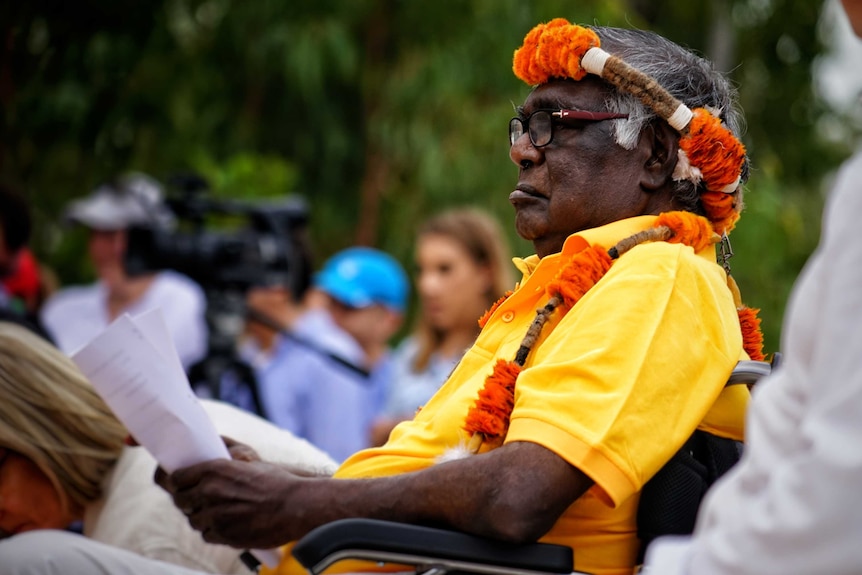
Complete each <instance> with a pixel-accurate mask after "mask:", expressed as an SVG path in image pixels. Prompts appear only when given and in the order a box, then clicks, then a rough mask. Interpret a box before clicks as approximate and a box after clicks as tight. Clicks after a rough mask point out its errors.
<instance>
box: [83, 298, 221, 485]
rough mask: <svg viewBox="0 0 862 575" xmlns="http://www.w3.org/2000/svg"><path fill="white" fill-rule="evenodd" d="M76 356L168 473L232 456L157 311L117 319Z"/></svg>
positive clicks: (97, 386) (127, 426)
mask: <svg viewBox="0 0 862 575" xmlns="http://www.w3.org/2000/svg"><path fill="white" fill-rule="evenodd" d="M72 360H73V361H74V362H75V363H76V364H77V365H78V367H79V368H80V369H81V371H82V372H83V373H84V375H86V376H87V378H88V379H89V380H90V381H91V382H92V383H93V386H94V387H95V388H96V390H97V391H98V392H99V395H101V396H102V398H103V399H104V400H105V403H107V404H108V406H109V407H110V408H111V410H112V411H113V412H114V413H115V414H116V416H117V417H118V418H119V419H120V421H122V422H123V423H124V424H125V425H126V428H128V430H129V432H130V433H131V434H132V436H133V437H134V438H135V440H137V442H138V443H140V444H141V445H143V446H144V447H146V448H147V450H148V451H149V452H150V453H152V454H153V457H155V458H156V460H157V461H158V462H159V465H161V466H162V467H163V468H164V469H165V470H166V471H168V472H169V473H170V472H172V471H175V470H176V469H179V468H181V467H187V466H189V465H194V464H195V463H200V462H202V461H209V460H211V459H219V458H230V455H229V453H228V451H227V448H226V447H225V445H224V442H223V441H222V440H221V437H219V434H218V431H216V429H215V426H214V425H213V424H212V421H210V419H209V417H207V414H206V412H205V411H204V409H203V406H202V405H201V404H200V402H199V401H198V399H197V397H196V396H195V395H194V393H193V392H192V390H191V387H190V386H189V382H188V379H187V378H186V375H185V372H184V371H183V369H182V365H181V364H180V360H179V358H178V357H177V354H176V351H175V350H174V348H173V344H172V342H171V338H170V334H169V333H168V330H167V327H166V326H165V323H164V319H163V318H162V317H161V314H160V313H159V312H158V311H154V312H148V313H146V314H143V315H141V316H138V317H137V318H135V319H132V318H131V317H129V316H128V315H123V316H122V317H119V318H117V319H116V320H115V321H114V322H113V323H112V324H111V325H110V326H108V327H107V328H106V329H105V331H103V332H102V333H101V334H99V335H98V336H96V338H94V339H93V340H92V341H91V342H90V343H88V344H87V345H86V346H84V347H83V348H82V349H80V350H78V351H77V352H76V353H75V354H74V355H73V356H72Z"/></svg>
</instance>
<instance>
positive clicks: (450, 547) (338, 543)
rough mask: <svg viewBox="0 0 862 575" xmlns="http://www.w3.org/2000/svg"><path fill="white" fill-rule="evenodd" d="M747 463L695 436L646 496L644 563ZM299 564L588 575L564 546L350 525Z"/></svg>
mask: <svg viewBox="0 0 862 575" xmlns="http://www.w3.org/2000/svg"><path fill="white" fill-rule="evenodd" d="M779 361H780V354H778V353H776V354H775V355H774V356H773V358H772V361H771V362H765V361H740V362H739V363H738V364H737V366H736V367H735V368H734V370H733V372H732V373H731V375H730V377H729V378H728V381H727V383H726V385H748V386H749V387H750V386H753V385H754V384H755V383H757V381H758V380H759V379H761V378H762V377H764V376H766V375H768V374H769V373H770V372H771V371H772V370H773V369H775V368H776V367H777V366H778V363H779ZM740 455H741V444H740V443H739V442H736V441H732V440H729V439H724V438H719V437H717V436H714V435H711V434H708V433H705V432H701V431H696V432H695V434H694V435H692V437H691V438H690V439H689V440H688V441H687V442H686V443H685V445H683V447H682V448H681V449H680V450H679V451H678V452H677V453H676V454H675V455H674V456H673V457H672V458H671V459H670V460H669V461H668V463H667V464H665V466H664V467H662V469H661V470H659V472H658V473H657V474H656V475H655V476H654V477H653V478H652V479H650V481H649V482H647V484H646V485H645V486H644V488H643V490H642V491H641V500H640V503H639V504H638V518H637V523H638V536H639V538H640V539H641V546H642V551H641V555H643V552H644V551H645V549H646V546H647V545H648V543H649V542H650V541H652V539H654V538H656V537H659V536H662V535H686V534H690V533H691V532H692V530H693V529H694V523H695V519H696V516H697V510H698V507H699V505H700V501H701V499H702V498H703V496H704V495H705V493H706V490H707V489H708V488H709V486H710V485H711V484H712V482H713V481H714V480H715V479H717V478H718V477H719V476H720V475H721V474H723V473H724V472H725V471H727V470H728V469H729V468H730V467H731V466H732V465H733V464H734V463H736V461H737V460H738V459H739V456H740ZM293 556H294V557H295V558H296V559H297V561H299V563H300V564H301V565H302V566H303V567H305V568H306V569H307V570H308V571H309V573H311V574H312V575H318V574H320V573H322V572H323V571H325V570H326V569H328V568H329V567H331V566H332V565H334V564H335V563H338V562H340V561H343V560H348V559H354V560H357V559H358V560H367V561H373V562H378V563H380V564H387V563H389V564H398V565H405V566H409V567H410V568H412V569H414V570H415V572H416V573H421V574H422V575H443V574H446V573H450V574H453V575H463V574H477V575H491V574H494V575H497V574H509V575H548V574H572V573H581V572H577V571H574V557H573V552H572V549H571V548H570V547H566V546H564V545H555V544H549V543H529V544H524V545H513V544H511V543H506V542H503V541H497V540H492V539H486V538H482V537H477V536H474V535H469V534H466V533H462V532H457V531H451V530H446V529H438V528H434V527H423V526H418V525H409V524H404V523H397V522H392V521H381V520H376V519H342V520H339V521H334V522H332V523H328V524H326V525H322V526H320V527H318V528H317V529H314V530H312V531H311V532H309V533H308V534H307V535H306V536H305V537H303V538H302V539H300V540H299V541H298V542H297V543H296V545H295V546H294V547H293ZM583 575H588V574H583Z"/></svg>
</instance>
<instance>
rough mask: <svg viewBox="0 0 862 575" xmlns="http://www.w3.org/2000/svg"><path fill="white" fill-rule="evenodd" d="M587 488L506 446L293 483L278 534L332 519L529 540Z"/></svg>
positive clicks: (533, 453)
mask: <svg viewBox="0 0 862 575" xmlns="http://www.w3.org/2000/svg"><path fill="white" fill-rule="evenodd" d="M591 484H592V483H591V481H589V479H588V478H587V477H586V476H585V475H584V474H583V473H581V472H580V471H578V470H577V469H575V468H573V467H572V466H570V465H569V464H568V463H566V462H565V461H564V460H562V459H561V458H559V457H558V456H557V455H555V454H554V453H552V452H550V451H548V450H547V449H545V448H543V447H541V446H539V445H536V444H532V443H513V444H509V445H506V446H503V447H501V448H499V449H496V450H494V451H491V452H489V453H486V454H482V455H476V456H471V457H469V458H466V459H462V460H457V461H453V462H447V463H442V464H438V465H435V466H433V467H430V468H428V469H425V470H423V471H419V472H415V473H408V474H404V475H395V476H391V477H381V478H372V479H359V480H353V479H319V478H318V479H308V480H304V481H296V482H294V483H292V484H291V485H290V486H285V487H286V491H285V493H284V494H283V498H282V505H281V506H280V510H279V512H278V517H279V523H280V524H281V525H280V527H279V531H282V532H283V536H282V539H284V540H292V539H295V538H297V537H299V536H301V535H303V534H305V533H307V532H308V531H310V530H311V529H313V528H314V527H317V526H318V525H322V524H324V523H329V522H331V521H335V520H337V519H344V518H348V517H367V518H375V519H385V520H391V521H399V522H404V523H415V524H426V525H439V526H444V527H449V528H453V529H457V530H460V531H465V532H468V533H473V534H477V535H482V536H488V537H493V538H498V539H504V540H508V541H513V542H526V541H534V540H536V539H538V538H539V537H541V535H543V534H544V533H545V532H547V530H548V529H550V527H551V526H552V525H553V524H554V522H555V521H556V520H557V518H558V517H559V516H560V515H561V514H562V513H563V511H565V509H566V508H567V507H568V506H569V505H570V504H571V503H572V502H573V501H574V500H575V499H577V498H578V497H579V496H580V495H582V494H583V493H584V492H585V491H586V490H587V489H588V488H589V487H590V485H591ZM294 502H296V503H299V502H301V504H296V503H294Z"/></svg>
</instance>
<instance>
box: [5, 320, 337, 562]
mask: <svg viewBox="0 0 862 575" xmlns="http://www.w3.org/2000/svg"><path fill="white" fill-rule="evenodd" d="M0 397H2V398H3V399H2V401H0V539H2V538H5V537H10V536H11V537H14V536H15V535H16V534H18V533H23V532H26V531H33V530H37V529H67V528H69V527H70V526H75V528H76V530H77V529H81V530H82V531H83V534H84V535H85V536H87V537H90V538H92V539H95V540H97V541H101V542H103V543H106V544H108V545H112V546H115V547H119V548H123V549H127V550H129V551H133V552H135V553H138V554H139V555H144V556H147V557H152V558H155V559H160V560H162V561H167V562H170V563H175V564H177V565H183V566H186V567H189V568H192V569H198V570H203V571H206V572H212V573H224V574H228V573H231V574H233V573H236V574H247V573H248V568H247V567H245V566H244V565H243V564H242V562H241V560H240V558H239V555H240V553H241V550H238V549H232V548H230V547H226V546H221V545H211V544H208V543H205V542H204V541H203V539H202V537H201V536H200V534H199V533H198V532H196V531H194V530H193V529H192V528H191V527H190V525H189V523H188V521H187V520H186V518H185V516H184V515H183V514H182V513H181V512H180V511H179V510H178V509H176V508H175V507H174V504H173V502H172V500H171V498H170V496H169V495H168V494H167V492H165V491H163V490H162V489H161V488H160V487H158V486H157V485H156V484H155V483H154V482H153V474H154V472H155V469H156V462H155V460H154V459H153V458H152V457H151V456H150V455H149V453H148V452H147V451H146V450H145V449H144V448H141V447H126V446H125V445H124V440H125V438H126V436H127V435H128V432H127V431H126V429H125V427H124V426H123V425H122V424H121V423H120V422H119V421H118V420H117V419H116V418H115V417H114V415H113V413H112V412H111V411H110V409H109V408H108V406H107V405H106V404H105V403H104V402H103V401H102V399H101V398H100V396H99V395H98V394H97V393H96V391H95V389H94V388H93V387H92V385H91V384H90V382H89V381H88V380H87V379H86V378H85V377H84V376H83V375H82V374H81V372H80V371H79V370H78V368H77V366H76V365H75V364H74V363H73V362H72V361H71V360H70V359H69V358H68V357H66V355H64V354H63V353H62V352H60V351H59V350H58V349H57V348H55V347H54V346H52V345H51V344H50V343H49V342H48V341H47V340H45V339H43V338H40V337H39V336H37V335H35V334H34V333H33V332H31V331H29V330H27V329H26V328H24V327H22V326H20V325H15V324H13V323H9V322H3V321H0ZM204 407H205V409H206V410H207V413H208V414H209V416H210V418H211V419H212V420H213V422H214V423H215V425H216V428H218V430H219V432H220V433H222V434H223V435H226V436H229V437H232V438H234V439H237V440H239V441H242V442H244V443H245V442H246V441H247V440H250V442H249V445H252V446H253V447H254V448H255V449H256V450H257V451H258V453H259V454H260V455H261V456H262V457H263V458H265V459H269V460H270V461H278V462H282V463H285V464H288V465H291V466H295V467H298V468H300V469H304V470H305V472H306V473H307V474H317V473H325V472H331V471H332V469H334V463H333V462H332V461H331V460H330V459H329V458H328V457H327V456H326V455H324V454H323V453H322V452H320V451H318V450H316V449H314V448H312V447H311V446H310V445H309V444H308V443H306V442H304V441H301V440H298V439H296V438H295V437H293V436H292V435H290V434H289V433H287V432H286V431H283V430H280V429H278V428H276V427H274V426H273V425H271V424H269V423H267V422H266V421H264V420H262V419H260V418H257V417H255V416H253V415H251V414H248V413H245V412H243V411H240V410H238V409H235V408H233V407H231V406H229V405H227V404H223V403H218V402H211V401H205V402H204ZM244 437H245V439H243V438H244ZM13 541H14V539H12V540H10V541H9V543H12V542H13Z"/></svg>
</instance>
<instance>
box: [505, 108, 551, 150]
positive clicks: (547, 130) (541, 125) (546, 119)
mask: <svg viewBox="0 0 862 575" xmlns="http://www.w3.org/2000/svg"><path fill="white" fill-rule="evenodd" d="M525 126H526V128H527V131H528V132H529V134H530V142H531V143H532V144H533V145H534V146H536V147H537V148H540V147H542V146H547V145H548V144H549V143H551V137H552V134H553V132H552V130H553V119H552V118H551V113H550V112H549V111H547V110H537V111H535V112H533V113H532V114H530V116H529V117H527V118H525V119H521V118H512V119H511V120H510V121H509V145H510V146H514V145H515V142H516V141H517V140H518V138H520V137H521V136H522V135H524V127H525Z"/></svg>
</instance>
